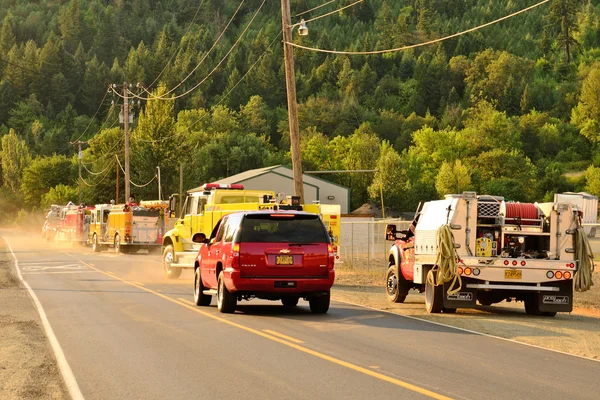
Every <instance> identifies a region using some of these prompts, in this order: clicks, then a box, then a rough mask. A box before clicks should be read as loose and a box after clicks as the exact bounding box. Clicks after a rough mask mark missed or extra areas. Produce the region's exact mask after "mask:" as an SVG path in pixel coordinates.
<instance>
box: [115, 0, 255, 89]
mask: <svg viewBox="0 0 600 400" xmlns="http://www.w3.org/2000/svg"><path fill="white" fill-rule="evenodd" d="M245 1H246V0H242V1H241V2H240V4H239V5H238V8H237V9H236V10H235V12H234V13H233V15H232V16H231V18H230V19H229V22H227V25H225V28H224V29H223V30H222V31H221V33H220V34H219V36H218V37H217V39H216V40H215V42H214V43H213V44H212V46H211V47H210V49H208V51H207V52H206V53H204V55H203V56H202V58H201V59H200V61H199V62H198V64H196V66H195V67H194V69H192V71H191V72H190V73H188V74H187V76H186V77H185V78H183V80H181V81H180V82H179V83H178V84H177V85H175V86H174V87H173V88H171V89H169V90H168V91H167V92H166V93H163V94H162V95H160V96H155V95H153V94H152V93H151V92H149V91H148V90H147V88H145V87H143V86H141V89H142V90H143V91H145V92H146V93H147V94H148V97H147V98H146V97H141V96H140V95H138V94H137V93H133V92H131V91H130V90H128V92H129V93H130V94H131V96H132V97H135V98H137V99H141V100H152V99H156V100H170V99H171V98H169V97H164V96H166V95H168V94H170V93H173V92H174V91H175V90H177V89H178V88H179V87H180V86H181V85H183V84H184V83H185V82H186V81H187V80H188V79H189V78H190V76H192V75H193V74H194V72H196V71H197V70H198V68H200V65H202V63H203V62H204V60H206V58H207V57H208V55H209V54H210V53H211V51H212V50H213V49H214V48H215V46H216V45H217V44H218V43H219V41H220V40H221V38H222V37H223V35H224V34H225V32H226V31H227V29H228V28H229V25H231V23H232V22H233V20H234V19H235V17H236V16H237V13H238V12H239V10H240V9H241V8H242V5H243V4H244V2H245ZM265 1H266V0H263V3H262V4H264V3H265ZM262 4H261V6H260V8H262ZM260 8H259V11H260ZM257 13H258V12H257ZM257 13H256V14H257ZM256 14H255V16H256ZM253 20H254V17H253V18H252V21H253ZM245 32H246V30H244V32H243V33H242V35H241V36H243V35H244V33H245ZM241 36H240V37H241ZM236 44H237V42H236ZM233 47H235V44H234V46H233ZM233 47H232V49H231V50H233ZM231 50H230V52H231ZM227 55H229V53H227ZM219 65H220V63H219ZM213 71H214V70H213ZM213 71H211V73H210V74H209V75H208V76H207V77H206V78H204V80H203V81H202V82H204V81H205V80H206V79H208V77H209V76H210V75H211V74H212V72H213ZM153 83H154V82H153ZM150 86H152V85H150ZM150 86H149V87H150ZM198 86H200V85H196V86H195V87H194V88H193V89H192V90H195V89H196V88H197V87H198ZM192 90H190V92H191V91H192ZM113 92H114V93H115V94H116V95H117V96H119V97H121V98H125V96H123V95H122V94H121V93H118V92H117V91H116V90H115V89H114V88H113ZM188 93H189V92H186V93H185V94H184V95H181V96H180V97H183V96H185V95H187V94H188ZM176 98H179V97H175V98H173V100H175V99H176Z"/></svg>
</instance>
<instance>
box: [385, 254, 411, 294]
mask: <svg viewBox="0 0 600 400" xmlns="http://www.w3.org/2000/svg"><path fill="white" fill-rule="evenodd" d="M399 275H400V276H397V275H396V267H395V264H394V263H393V262H390V266H389V268H388V271H387V279H386V290H385V293H386V295H387V299H388V300H389V301H390V302H392V303H404V300H406V295H408V291H409V290H410V282H409V281H407V280H406V278H404V275H402V273H400V274H399Z"/></svg>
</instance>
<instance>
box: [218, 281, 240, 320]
mask: <svg viewBox="0 0 600 400" xmlns="http://www.w3.org/2000/svg"><path fill="white" fill-rule="evenodd" d="M236 305H237V297H235V296H234V295H232V294H231V293H229V290H227V287H226V286H225V277H224V275H223V271H221V272H220V273H219V287H218V288H217V309H218V310H219V311H221V312H222V313H226V314H231V313H233V312H235V306H236Z"/></svg>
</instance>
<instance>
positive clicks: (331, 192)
mask: <svg viewBox="0 0 600 400" xmlns="http://www.w3.org/2000/svg"><path fill="white" fill-rule="evenodd" d="M275 172H277V173H279V174H283V175H286V176H288V177H289V178H290V179H292V170H290V169H289V168H285V167H278V168H276V169H275ZM302 179H303V180H304V193H305V194H304V197H305V199H306V202H307V203H308V202H309V201H308V198H307V197H306V188H307V187H311V186H309V185H307V184H310V185H314V186H317V187H318V188H319V198H318V200H319V201H320V202H321V203H322V204H339V205H340V208H341V213H342V214H348V213H349V212H350V211H349V206H350V205H349V204H348V195H349V189H348V188H345V187H343V186H338V185H336V184H334V183H331V182H327V181H324V180H322V179H318V178H315V177H313V176H310V175H303V178H302ZM329 197H333V198H332V199H330V198H329ZM314 200H316V198H315V199H314ZM311 201H312V200H311Z"/></svg>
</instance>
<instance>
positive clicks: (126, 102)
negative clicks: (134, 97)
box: [123, 82, 130, 203]
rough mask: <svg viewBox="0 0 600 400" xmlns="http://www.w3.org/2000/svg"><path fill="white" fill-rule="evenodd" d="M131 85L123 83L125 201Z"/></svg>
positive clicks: (126, 192)
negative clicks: (129, 93)
mask: <svg viewBox="0 0 600 400" xmlns="http://www.w3.org/2000/svg"><path fill="white" fill-rule="evenodd" d="M128 92H129V87H128V86H127V82H125V83H123V130H124V131H125V202H126V203H127V202H128V201H129V196H130V194H129V96H128Z"/></svg>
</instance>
